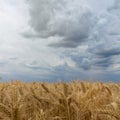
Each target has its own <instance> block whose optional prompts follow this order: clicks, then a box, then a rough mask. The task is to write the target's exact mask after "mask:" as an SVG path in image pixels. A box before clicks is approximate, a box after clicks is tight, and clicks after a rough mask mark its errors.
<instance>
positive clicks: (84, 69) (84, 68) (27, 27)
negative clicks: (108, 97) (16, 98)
mask: <svg viewBox="0 0 120 120" xmlns="http://www.w3.org/2000/svg"><path fill="white" fill-rule="evenodd" d="M0 76H1V77H2V79H3V81H6V80H11V79H12V80H13V79H19V80H25V81H31V80H36V81H43V80H44V81H60V80H66V81H69V80H73V79H84V80H86V79H88V80H89V79H93V80H102V81H108V80H113V81H120V0H99V1H98V0H0Z"/></svg>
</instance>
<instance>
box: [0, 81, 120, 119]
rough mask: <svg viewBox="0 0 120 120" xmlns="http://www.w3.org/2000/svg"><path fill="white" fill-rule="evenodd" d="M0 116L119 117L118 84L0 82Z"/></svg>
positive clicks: (20, 117) (119, 90)
mask: <svg viewBox="0 0 120 120" xmlns="http://www.w3.org/2000/svg"><path fill="white" fill-rule="evenodd" d="M0 120H120V84H119V83H111V82H110V83H102V82H91V81H90V82H84V81H73V82H69V83H65V82H61V83H57V82H56V83H45V82H31V83H25V82H21V81H11V82H6V83H0Z"/></svg>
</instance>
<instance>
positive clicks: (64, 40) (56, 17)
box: [23, 0, 95, 48]
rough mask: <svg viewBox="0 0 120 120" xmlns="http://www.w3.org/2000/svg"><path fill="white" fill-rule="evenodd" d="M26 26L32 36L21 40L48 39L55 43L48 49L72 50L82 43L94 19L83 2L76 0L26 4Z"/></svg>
mask: <svg viewBox="0 0 120 120" xmlns="http://www.w3.org/2000/svg"><path fill="white" fill-rule="evenodd" d="M30 3H31V4H30V22H29V25H30V26H31V28H32V29H33V30H32V32H30V31H29V32H25V33H23V36H24V37H27V38H33V37H41V38H49V37H54V38H55V39H57V40H58V41H57V42H55V43H51V44H49V46H52V47H68V48H75V47H77V46H79V45H81V44H82V43H84V42H86V41H87V40H88V38H89V36H90V34H91V32H92V30H93V27H94V25H95V18H94V17H93V14H92V12H91V10H90V8H89V7H88V5H87V4H85V3H84V2H82V1H81V2H79V3H78V1H77V0H75V1H72V0H70V1H69V2H68V1H67V0H62V1H57V0H52V1H48V0H46V1H43V0H35V1H30Z"/></svg>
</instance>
